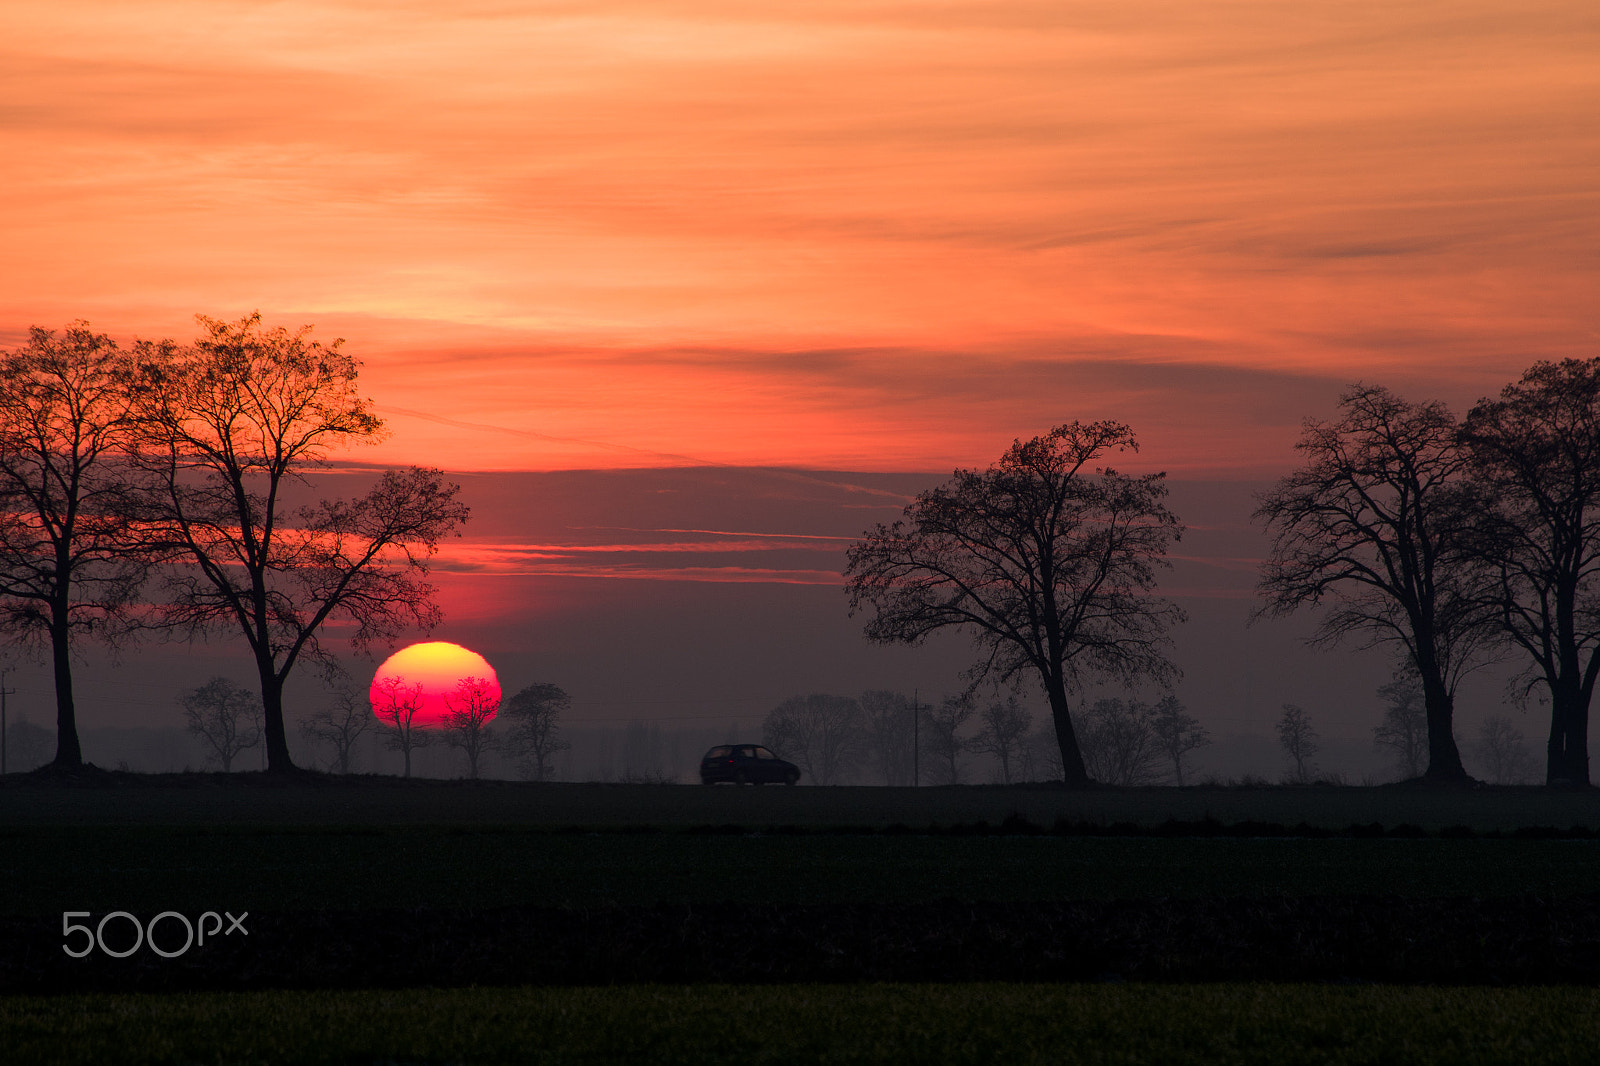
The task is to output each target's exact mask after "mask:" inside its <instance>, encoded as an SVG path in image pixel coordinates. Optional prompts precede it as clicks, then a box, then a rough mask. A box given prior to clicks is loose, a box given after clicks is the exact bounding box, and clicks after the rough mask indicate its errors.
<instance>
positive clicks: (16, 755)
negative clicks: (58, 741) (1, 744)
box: [6, 718, 55, 773]
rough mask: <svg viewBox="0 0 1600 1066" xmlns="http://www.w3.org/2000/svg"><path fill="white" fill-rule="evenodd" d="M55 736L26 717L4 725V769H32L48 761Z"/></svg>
mask: <svg viewBox="0 0 1600 1066" xmlns="http://www.w3.org/2000/svg"><path fill="white" fill-rule="evenodd" d="M54 740H55V736H54V735H53V734H52V733H51V732H50V730H48V729H46V728H45V727H44V726H42V725H39V724H37V723H35V722H30V721H28V720H27V719H26V718H24V719H22V720H20V721H16V722H11V723H9V724H8V725H7V726H6V771H7V772H10V773H14V772H16V771H17V770H32V769H35V768H37V767H39V766H43V765H44V764H45V763H47V762H49V761H50V749H51V747H52V743H51V742H52V741H54Z"/></svg>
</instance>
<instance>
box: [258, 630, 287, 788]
mask: <svg viewBox="0 0 1600 1066" xmlns="http://www.w3.org/2000/svg"><path fill="white" fill-rule="evenodd" d="M256 665H257V667H258V668H259V673H260V675H261V707H262V718H263V720H262V727H261V731H262V733H263V734H264V739H265V740H266V742H267V772H268V773H274V774H277V773H289V772H290V771H292V770H294V769H295V765H294V761H293V760H292V759H290V758H289V740H288V737H287V736H286V735H285V734H284V729H283V679H282V678H281V677H279V676H278V672H277V671H276V670H274V669H273V667H272V664H271V663H269V662H262V661H261V660H259V659H258V660H257V661H256Z"/></svg>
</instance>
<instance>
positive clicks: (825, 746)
mask: <svg viewBox="0 0 1600 1066" xmlns="http://www.w3.org/2000/svg"><path fill="white" fill-rule="evenodd" d="M761 737H762V742H763V743H764V744H766V746H767V747H769V748H771V749H772V750H773V751H774V752H776V753H777V754H778V755H780V756H782V757H783V758H785V759H788V760H790V761H791V762H795V763H798V764H799V765H800V766H801V767H802V768H803V769H804V770H805V772H806V778H807V779H808V780H810V781H813V782H815V783H816V784H819V785H835V784H838V783H839V781H840V779H841V778H842V777H843V776H844V774H845V772H846V771H848V770H849V768H850V766H851V765H852V764H853V763H854V762H855V760H856V758H857V756H858V755H859V753H860V750H861V705H860V704H858V703H856V701H855V700H853V699H851V698H850V697H849V696H825V695H823V694H821V693H813V694H811V695H809V696H794V697H791V698H789V699H786V700H784V701H783V702H782V703H780V704H778V706H776V707H774V708H773V709H772V711H771V712H770V713H769V714H768V715H767V718H766V721H765V722H763V723H762V727H761Z"/></svg>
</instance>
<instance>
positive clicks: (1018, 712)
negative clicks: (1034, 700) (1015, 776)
mask: <svg viewBox="0 0 1600 1066" xmlns="http://www.w3.org/2000/svg"><path fill="white" fill-rule="evenodd" d="M978 723H979V724H978V735H977V736H975V737H973V738H972V741H971V750H972V751H975V752H983V753H985V754H988V755H993V756H994V757H995V758H996V759H999V760H1000V781H1001V783H1002V784H1007V785H1009V784H1011V768H1012V764H1013V763H1016V764H1020V763H1021V762H1022V761H1023V749H1024V747H1025V745H1026V742H1027V737H1028V730H1029V729H1030V728H1032V726H1033V715H1031V714H1029V713H1028V712H1027V710H1026V709H1024V708H1023V706H1022V705H1021V704H1020V703H1018V702H1017V698H1016V697H1015V696H1010V697H1008V698H1006V699H1004V700H994V701H992V702H991V703H990V704H989V705H988V706H987V707H985V708H984V709H983V711H982V713H980V714H979V715H978Z"/></svg>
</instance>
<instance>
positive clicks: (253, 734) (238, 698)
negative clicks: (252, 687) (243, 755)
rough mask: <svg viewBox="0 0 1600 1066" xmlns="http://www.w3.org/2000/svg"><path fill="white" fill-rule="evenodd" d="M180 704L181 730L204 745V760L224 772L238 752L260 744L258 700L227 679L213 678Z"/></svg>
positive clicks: (259, 702)
mask: <svg viewBox="0 0 1600 1066" xmlns="http://www.w3.org/2000/svg"><path fill="white" fill-rule="evenodd" d="M179 702H180V703H181V704H182V706H183V718H184V728H185V729H186V730H187V731H188V732H190V733H192V734H194V736H196V737H198V738H199V739H200V740H201V742H202V743H204V744H205V746H206V747H207V748H208V749H209V751H208V754H207V756H206V757H207V759H208V760H209V759H213V758H214V759H216V760H217V761H218V762H220V763H221V764H222V772H223V773H228V772H229V771H230V770H232V769H233V760H234V758H235V757H237V756H238V754H239V753H240V752H241V751H244V750H246V749H248V748H253V747H255V746H256V745H257V744H259V743H261V700H260V699H259V698H258V697H257V696H256V694H255V693H253V692H251V691H249V690H248V689H245V688H242V687H241V686H239V685H237V684H235V683H234V682H232V681H230V680H228V679H227V678H225V677H213V678H212V679H211V680H210V681H207V682H206V683H205V684H203V685H201V686H200V687H199V688H197V689H194V690H193V691H191V692H188V693H186V694H185V695H184V696H183V698H182V699H181V700H180V701H179Z"/></svg>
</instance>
